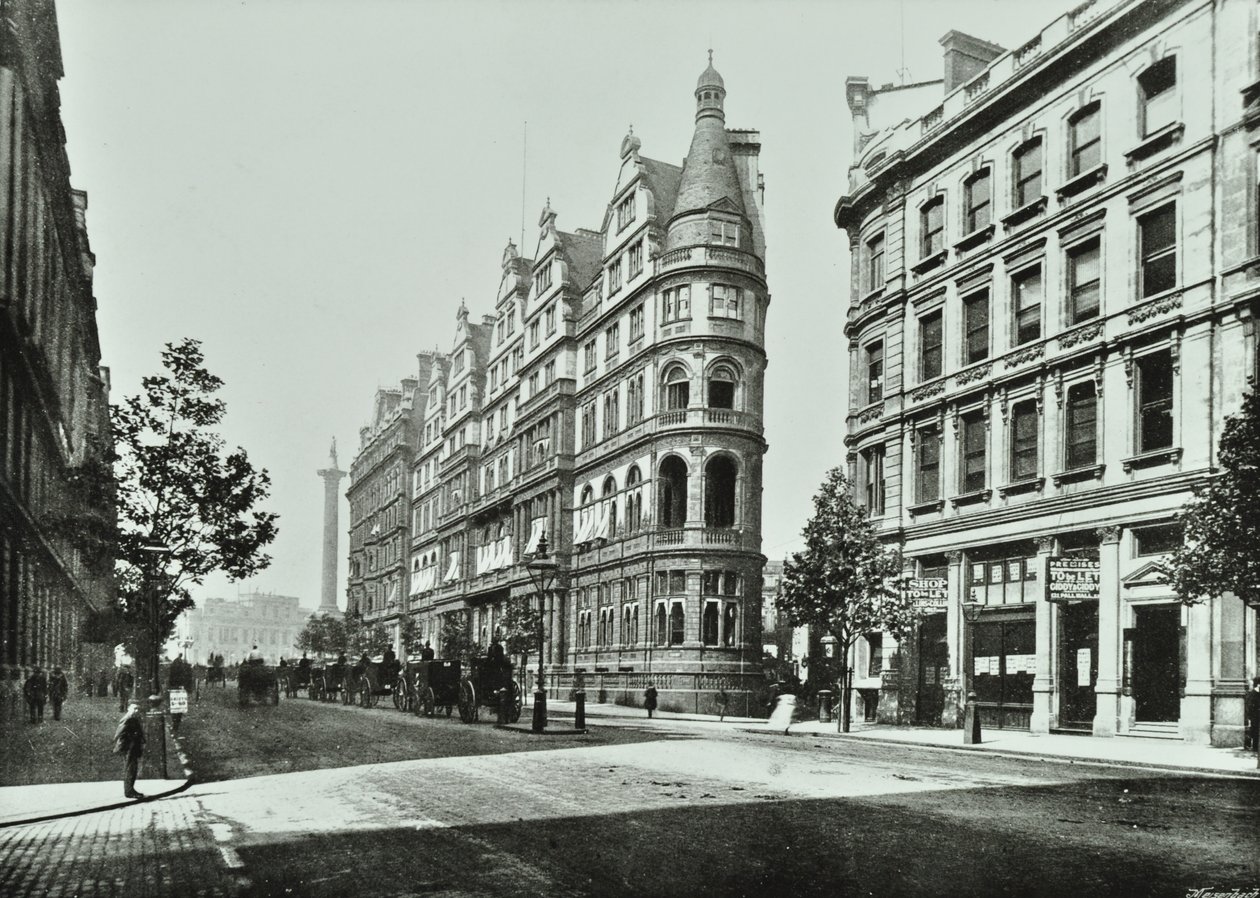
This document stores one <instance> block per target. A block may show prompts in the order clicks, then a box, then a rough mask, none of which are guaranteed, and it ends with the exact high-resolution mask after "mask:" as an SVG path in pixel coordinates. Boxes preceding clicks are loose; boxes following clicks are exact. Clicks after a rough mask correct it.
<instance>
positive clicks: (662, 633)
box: [656, 602, 669, 645]
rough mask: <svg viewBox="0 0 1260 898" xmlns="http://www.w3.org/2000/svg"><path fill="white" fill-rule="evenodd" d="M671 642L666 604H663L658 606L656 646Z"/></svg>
mask: <svg viewBox="0 0 1260 898" xmlns="http://www.w3.org/2000/svg"><path fill="white" fill-rule="evenodd" d="M668 642H669V627H668V625H667V623H666V620H665V603H664V602H661V603H660V604H658V605H657V606H656V644H657V645H665V644H667V643H668Z"/></svg>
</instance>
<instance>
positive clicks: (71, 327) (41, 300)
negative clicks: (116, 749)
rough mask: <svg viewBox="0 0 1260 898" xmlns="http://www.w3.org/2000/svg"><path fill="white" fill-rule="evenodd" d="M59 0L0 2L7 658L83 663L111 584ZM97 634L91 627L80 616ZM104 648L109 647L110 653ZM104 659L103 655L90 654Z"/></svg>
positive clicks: (4, 666)
mask: <svg viewBox="0 0 1260 898" xmlns="http://www.w3.org/2000/svg"><path fill="white" fill-rule="evenodd" d="M61 76H62V67H61V46H60V39H59V36H58V29H57V15H56V10H55V8H54V7H53V4H52V2H51V0H8V2H5V3H4V4H3V11H2V12H0V671H2V672H3V673H5V675H13V674H17V675H20V674H21V673H22V672H24V671H26V670H27V669H28V668H29V667H30V666H31V665H34V664H40V665H42V666H44V667H45V668H48V667H51V666H52V665H54V664H60V665H61V666H62V667H64V668H65V669H67V670H81V668H80V667H79V662H80V658H81V657H82V655H81V652H80V647H81V639H82V637H83V636H84V635H85V634H84V631H85V624H86V623H87V622H88V621H89V619H90V618H91V616H92V613H93V612H94V611H99V610H102V609H105V608H107V607H108V606H110V605H111V604H112V601H113V597H114V580H113V563H114V562H113V557H112V549H111V548H110V545H111V540H112V535H113V529H114V522H115V511H114V503H113V496H114V493H113V481H112V474H111V472H110V468H109V465H108V463H107V462H106V461H105V459H106V458H107V457H108V455H109V453H110V451H111V449H112V441H111V436H110V429H109V372H108V369H106V368H102V367H101V348H100V343H99V338H98V334H97V327H96V298H95V297H94V296H93V294H92V271H93V266H94V263H95V258H94V257H93V255H92V251H91V248H90V247H89V245H88V236H87V228H86V224H85V214H86V210H87V195H86V194H85V193H82V192H80V191H77V190H74V189H72V188H71V186H70V165H69V162H68V161H67V158H66V149H65V132H64V130H63V129H62V123H61V115H60V112H59V106H60V100H59V98H58V93H57V82H58V80H59V79H60V78H61ZM86 629H87V631H88V632H87V634H86V635H88V636H89V637H91V635H92V632H91V631H92V629H93V628H92V627H86ZM102 657H104V656H102ZM93 666H96V663H93Z"/></svg>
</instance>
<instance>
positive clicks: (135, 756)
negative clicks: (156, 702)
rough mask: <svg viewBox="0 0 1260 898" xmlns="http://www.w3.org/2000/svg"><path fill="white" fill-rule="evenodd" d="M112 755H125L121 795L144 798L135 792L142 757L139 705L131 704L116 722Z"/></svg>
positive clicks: (136, 703) (142, 722)
mask: <svg viewBox="0 0 1260 898" xmlns="http://www.w3.org/2000/svg"><path fill="white" fill-rule="evenodd" d="M114 754H116V755H125V756H126V758H127V770H126V773H125V774H124V775H123V795H125V796H127V797H128V798H144V796H143V795H141V794H140V793H139V792H137V791H136V775H137V774H138V773H139V772H140V759H141V758H142V757H144V720H143V719H142V718H141V717H140V705H139V703H138V702H131V703H129V704H128V706H127V713H126V714H125V715H123V719H122V720H120V721H119V722H118V729H117V730H116V731H115V732H114Z"/></svg>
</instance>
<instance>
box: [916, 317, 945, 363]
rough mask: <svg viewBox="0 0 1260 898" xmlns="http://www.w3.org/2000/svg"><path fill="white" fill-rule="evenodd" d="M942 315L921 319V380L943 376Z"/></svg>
mask: <svg viewBox="0 0 1260 898" xmlns="http://www.w3.org/2000/svg"><path fill="white" fill-rule="evenodd" d="M941 339H942V333H941V313H940V312H939V311H938V312H933V313H931V314H930V315H924V316H923V317H922V318H920V319H919V380H931V379H932V378H934V377H940V376H941V360H942V359H941Z"/></svg>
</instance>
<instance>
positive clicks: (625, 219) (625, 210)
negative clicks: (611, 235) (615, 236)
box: [617, 193, 635, 232]
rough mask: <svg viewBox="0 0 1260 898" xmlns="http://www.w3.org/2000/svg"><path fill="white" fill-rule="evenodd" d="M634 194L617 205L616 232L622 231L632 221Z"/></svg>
mask: <svg viewBox="0 0 1260 898" xmlns="http://www.w3.org/2000/svg"><path fill="white" fill-rule="evenodd" d="M634 211H635V210H634V194H633V193H632V194H630V195H629V196H628V197H626V198H625V199H624V200H622V201H621V202H620V203H618V204H617V230H618V231H619V232H620V231H623V230H625V229H626V227H628V226H629V224H630V223H631V222H632V221H634Z"/></svg>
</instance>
